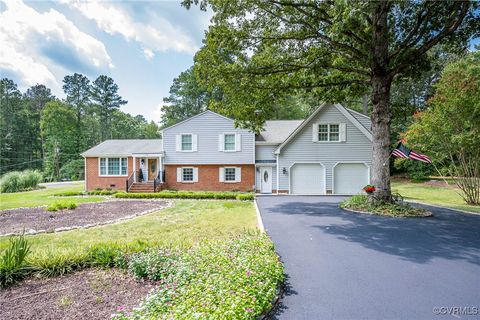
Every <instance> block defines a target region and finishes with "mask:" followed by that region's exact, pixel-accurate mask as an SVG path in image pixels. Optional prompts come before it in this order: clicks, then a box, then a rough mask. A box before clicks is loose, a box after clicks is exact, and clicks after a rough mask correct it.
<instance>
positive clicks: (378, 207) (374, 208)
mask: <svg viewBox="0 0 480 320" xmlns="http://www.w3.org/2000/svg"><path fill="white" fill-rule="evenodd" d="M396 197H397V198H399V196H396ZM400 198H401V197H400ZM340 207H341V208H346V209H352V210H358V211H365V212H370V213H373V214H379V215H386V216H392V217H425V216H430V215H431V212H429V211H427V210H425V209H421V208H414V207H412V206H411V205H410V204H408V203H404V202H403V200H400V201H398V200H397V201H395V202H394V203H388V202H373V201H369V199H368V196H366V195H355V196H353V197H351V198H349V199H346V200H343V201H342V202H341V203H340Z"/></svg>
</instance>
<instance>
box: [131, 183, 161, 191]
mask: <svg viewBox="0 0 480 320" xmlns="http://www.w3.org/2000/svg"><path fill="white" fill-rule="evenodd" d="M161 188H162V185H158V186H157V191H160V190H161ZM128 192H132V193H149V192H154V191H153V182H135V183H133V184H132V186H131V187H130V190H128Z"/></svg>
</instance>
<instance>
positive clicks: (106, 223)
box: [0, 199, 174, 237]
mask: <svg viewBox="0 0 480 320" xmlns="http://www.w3.org/2000/svg"><path fill="white" fill-rule="evenodd" d="M137 200H138V199H137ZM163 202H166V205H165V206H162V207H159V208H155V209H150V210H147V211H143V212H139V213H135V214H131V215H128V216H125V217H120V218H118V219H115V220H108V221H103V222H99V223H90V224H86V225H82V226H71V227H60V228H55V229H53V230H45V229H43V230H34V231H25V235H28V236H32V235H36V234H43V233H56V232H62V231H70V230H77V229H90V228H93V227H99V226H104V225H110V224H116V223H119V222H123V221H125V220H131V219H133V218H137V217H140V216H144V215H147V214H149V213H152V212H155V211H159V210H163V209H168V208H171V207H172V206H173V205H174V202H173V201H163ZM42 207H46V206H40V207H28V208H27V209H29V208H42ZM16 209H22V208H16ZM7 210H9V209H7ZM18 235H19V233H14V232H11V233H6V234H0V237H10V236H18Z"/></svg>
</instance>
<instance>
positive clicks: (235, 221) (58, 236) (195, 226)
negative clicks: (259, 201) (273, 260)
mask: <svg viewBox="0 0 480 320" xmlns="http://www.w3.org/2000/svg"><path fill="white" fill-rule="evenodd" d="M255 227H256V220H255V210H254V207H253V203H251V202H232V201H189V200H181V201H180V200H179V201H176V205H175V206H174V207H172V208H169V209H165V210H161V211H158V212H155V213H151V214H148V215H145V216H141V217H138V218H135V219H132V220H128V221H125V222H122V223H117V224H111V225H106V226H101V227H96V228H91V229H77V230H72V231H65V232H59V233H51V234H39V235H32V236H27V239H28V241H29V243H30V244H31V251H32V255H34V256H35V255H39V254H40V255H42V254H46V253H59V252H63V253H66V254H69V253H76V252H81V251H82V250H83V249H85V248H88V247H89V246H94V245H97V244H101V243H111V242H116V243H118V244H120V245H121V244H128V243H132V242H135V241H137V242H148V243H152V244H155V245H161V246H178V247H188V246H191V245H193V244H194V243H196V242H198V241H200V240H203V239H223V238H227V237H228V236H230V235H236V234H240V233H242V232H243V231H245V230H254V229H255ZM7 247H8V238H6V237H3V238H0V251H1V250H4V249H6V248H7Z"/></svg>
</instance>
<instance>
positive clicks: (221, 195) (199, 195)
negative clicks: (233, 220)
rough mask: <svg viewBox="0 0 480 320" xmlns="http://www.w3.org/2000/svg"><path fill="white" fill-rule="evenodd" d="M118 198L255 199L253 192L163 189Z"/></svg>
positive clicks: (121, 195)
mask: <svg viewBox="0 0 480 320" xmlns="http://www.w3.org/2000/svg"><path fill="white" fill-rule="evenodd" d="M115 197H116V198H133V199H217V200H253V197H254V194H253V193H238V192H212V191H167V190H166V191H161V192H157V193H125V192H119V193H116V194H115Z"/></svg>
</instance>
